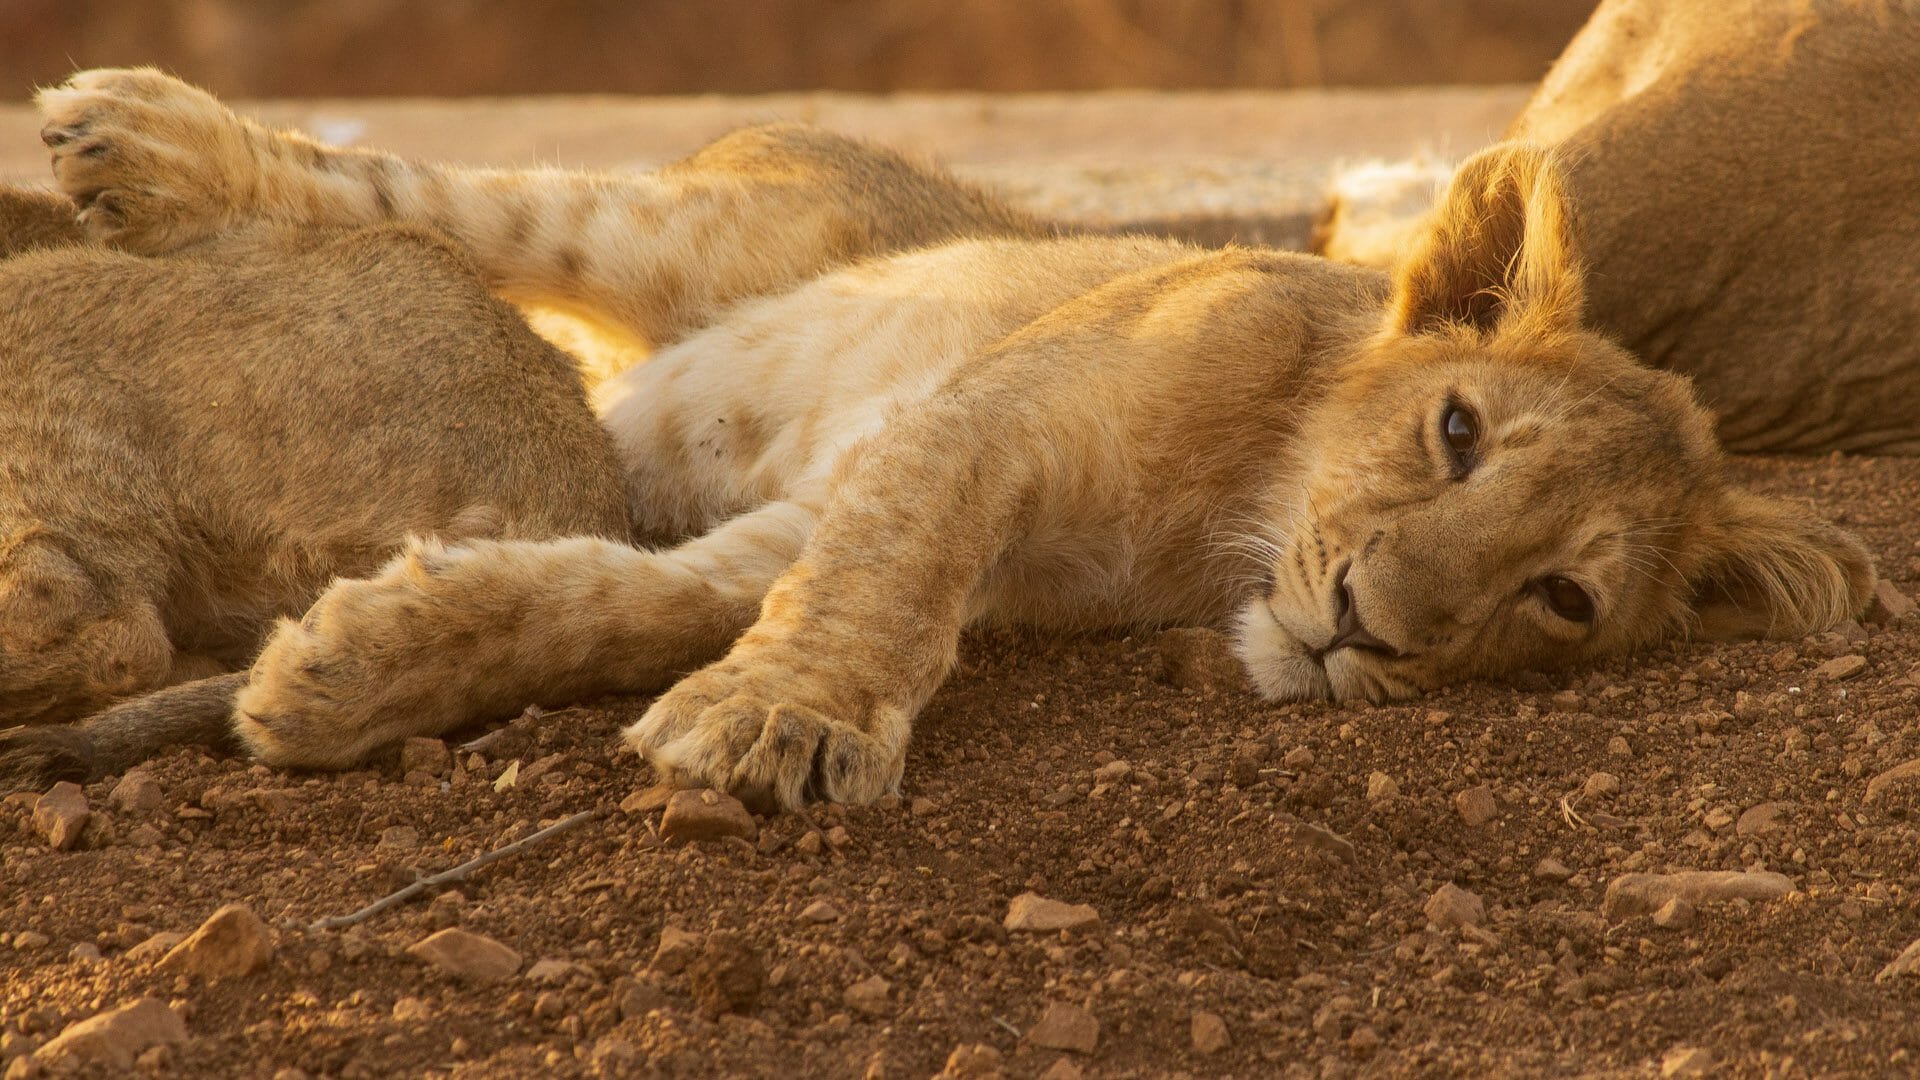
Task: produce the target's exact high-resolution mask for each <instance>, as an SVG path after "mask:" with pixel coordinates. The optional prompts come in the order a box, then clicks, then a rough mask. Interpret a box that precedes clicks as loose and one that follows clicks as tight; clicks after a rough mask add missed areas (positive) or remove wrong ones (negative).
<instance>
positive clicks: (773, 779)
mask: <svg viewBox="0 0 1920 1080" xmlns="http://www.w3.org/2000/svg"><path fill="white" fill-rule="evenodd" d="M852 685H854V682H853V680H851V679H836V678H832V677H828V676H826V675H825V674H824V673H822V672H820V671H819V670H818V668H817V667H812V668H811V669H809V666H808V665H798V664H785V663H782V662H781V661H779V660H777V659H774V658H771V657H767V656H765V655H764V654H763V655H762V656H760V657H752V656H747V657H740V656H738V655H737V654H736V656H733V657H729V658H727V659H726V660H722V661H720V662H719V663H717V664H714V665H712V666H710V667H708V668H706V669H705V670H703V671H699V672H696V673H694V674H693V675H690V676H688V677H687V678H685V679H683V680H681V682H680V683H679V685H677V686H675V687H674V688H673V689H672V690H670V691H668V692H667V693H666V694H664V695H662V696H661V697H660V699H659V700H658V701H656V702H654V704H653V707H652V708H650V709H648V710H647V714H646V715H645V716H643V717H641V718H640V720H639V722H637V723H635V724H634V725H633V726H632V727H629V728H628V729H627V731H626V739H627V742H628V743H629V744H630V745H632V746H633V748H634V749H636V750H638V751H639V752H640V754H641V756H643V757H645V758H646V759H647V760H648V761H650V762H652V763H653V765H654V767H655V768H657V769H659V770H660V771H661V772H662V773H663V774H664V775H665V776H666V777H667V778H668V779H669V780H670V781H671V782H673V783H675V784H679V785H682V786H696V785H704V786H708V787H715V788H719V789H721V790H723V791H728V792H731V793H733V794H734V795H735V796H737V797H739V798H740V800H741V801H743V802H745V803H746V804H747V805H748V806H750V807H753V808H754V809H756V810H761V811H771V810H775V809H781V810H791V809H795V808H797V807H800V806H802V805H805V804H806V803H808V802H812V801H815V800H821V799H824V800H828V801H831V802H845V803H859V802H868V801H871V800H873V799H877V798H879V797H880V796H882V795H884V794H886V793H888V792H890V791H897V790H898V789H899V786H900V773H901V770H902V769H903V767H904V766H905V763H906V753H907V734H908V729H909V718H908V714H907V711H906V710H905V709H901V708H894V707H890V706H887V705H885V704H881V703H877V702H874V701H873V700H872V699H871V698H864V699H862V698H856V697H855V696H854V695H851V694H849V693H848V688H849V687H850V686H852ZM863 700H864V704H862V703H860V702H861V701H863Z"/></svg>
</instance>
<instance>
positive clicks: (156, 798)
mask: <svg viewBox="0 0 1920 1080" xmlns="http://www.w3.org/2000/svg"><path fill="white" fill-rule="evenodd" d="M107 802H108V803H109V804H111V805H112V806H113V808H114V809H115V810H118V811H120V812H121V813H123V814H126V815H128V816H130V817H145V816H147V815H148V814H156V813H159V812H160V810H161V808H162V807H164V806H165V805H166V802H167V795H166V792H164V791H162V790H161V789H160V781H158V780H155V779H154V778H153V774H152V773H150V772H148V771H147V770H145V769H128V770H127V774H126V775H125V776H122V777H121V778H120V782H119V783H117V784H115V785H113V790H112V791H111V792H109V793H108V794H107Z"/></svg>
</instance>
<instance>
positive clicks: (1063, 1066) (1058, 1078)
mask: <svg viewBox="0 0 1920 1080" xmlns="http://www.w3.org/2000/svg"><path fill="white" fill-rule="evenodd" d="M1086 1077H1087V1070H1085V1069H1083V1068H1081V1067H1080V1066H1079V1064H1077V1063H1076V1062H1075V1061H1074V1060H1073V1059H1072V1058H1070V1057H1059V1058H1054V1059H1053V1064H1052V1065H1049V1066H1047V1071H1046V1072H1043V1073H1041V1074H1040V1080H1086Z"/></svg>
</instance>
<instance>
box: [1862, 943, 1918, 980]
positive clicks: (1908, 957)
mask: <svg viewBox="0 0 1920 1080" xmlns="http://www.w3.org/2000/svg"><path fill="white" fill-rule="evenodd" d="M1902 975H1920V941H1915V942H1914V943H1913V944H1911V945H1909V946H1907V947H1906V950H1905V951H1903V952H1902V953H1901V954H1900V955H1899V956H1896V957H1894V958H1893V963H1891V964H1888V965H1887V966H1886V967H1883V968H1881V969H1880V974H1878V975H1875V976H1874V977H1873V981H1874V982H1878V983H1884V982H1892V981H1893V980H1895V979H1897V978H1899V977H1900V976H1902Z"/></svg>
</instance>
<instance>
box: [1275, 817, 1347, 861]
mask: <svg viewBox="0 0 1920 1080" xmlns="http://www.w3.org/2000/svg"><path fill="white" fill-rule="evenodd" d="M1285 824H1286V826H1287V830H1288V833H1289V835H1291V836H1292V838H1293V841H1294V842H1295V843H1297V844H1300V845H1301V846H1303V847H1310V848H1313V849H1315V850H1316V851H1324V852H1326V853H1327V854H1329V855H1331V856H1333V857H1334V858H1336V859H1339V860H1340V861H1341V862H1352V861H1354V860H1355V859H1356V858H1359V856H1360V849H1359V848H1357V847H1355V846H1354V845H1353V841H1351V840H1349V839H1347V838H1346V837H1344V836H1341V835H1340V834H1339V833H1337V832H1334V831H1333V830H1332V829H1324V828H1321V827H1320V826H1318V825H1314V824H1311V823H1309V822H1305V821H1300V820H1298V819H1294V820H1291V821H1287V822H1285Z"/></svg>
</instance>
